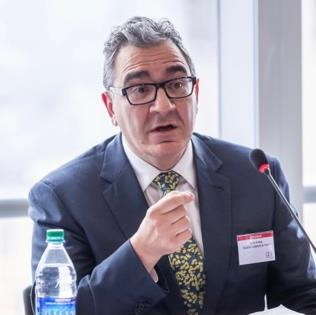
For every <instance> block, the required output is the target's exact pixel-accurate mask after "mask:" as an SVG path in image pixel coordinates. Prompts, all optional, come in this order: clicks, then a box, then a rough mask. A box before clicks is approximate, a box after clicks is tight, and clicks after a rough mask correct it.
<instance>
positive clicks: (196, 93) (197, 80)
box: [194, 79, 200, 103]
mask: <svg viewBox="0 0 316 315" xmlns="http://www.w3.org/2000/svg"><path fill="white" fill-rule="evenodd" d="M199 84H200V79H196V83H195V86H194V94H195V97H196V103H198V102H199Z"/></svg>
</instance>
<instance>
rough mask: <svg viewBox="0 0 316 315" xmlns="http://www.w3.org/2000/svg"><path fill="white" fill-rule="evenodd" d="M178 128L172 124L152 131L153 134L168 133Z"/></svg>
mask: <svg viewBox="0 0 316 315" xmlns="http://www.w3.org/2000/svg"><path fill="white" fill-rule="evenodd" d="M176 128H177V126H175V125H172V124H168V125H164V126H157V127H156V128H154V129H153V130H152V131H153V132H166V131H171V130H174V129H176Z"/></svg>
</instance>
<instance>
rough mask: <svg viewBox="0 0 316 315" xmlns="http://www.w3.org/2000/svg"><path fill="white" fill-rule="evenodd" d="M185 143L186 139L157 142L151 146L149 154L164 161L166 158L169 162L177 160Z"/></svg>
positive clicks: (183, 149)
mask: <svg viewBox="0 0 316 315" xmlns="http://www.w3.org/2000/svg"><path fill="white" fill-rule="evenodd" d="M187 143H188V142H187V141H177V142H175V141H170V142H163V143H159V144H156V145H153V146H152V147H151V150H150V151H151V152H150V155H151V156H152V157H153V158H155V159H161V160H164V161H166V162H167V161H168V160H170V162H173V161H174V160H176V162H177V161H178V160H179V159H180V157H181V156H182V154H183V152H184V151H185V148H186V146H187Z"/></svg>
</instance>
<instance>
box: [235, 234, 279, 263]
mask: <svg viewBox="0 0 316 315" xmlns="http://www.w3.org/2000/svg"><path fill="white" fill-rule="evenodd" d="M237 245H238V257H239V266H242V265H248V264H256V263H261V262H267V261H274V260H275V252H274V238H273V231H266V232H258V233H250V234H243V235H237Z"/></svg>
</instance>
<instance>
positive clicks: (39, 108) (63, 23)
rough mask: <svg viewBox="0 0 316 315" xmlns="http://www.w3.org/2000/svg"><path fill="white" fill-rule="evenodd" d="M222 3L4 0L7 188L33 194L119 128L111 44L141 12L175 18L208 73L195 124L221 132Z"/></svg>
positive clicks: (3, 190)
mask: <svg viewBox="0 0 316 315" xmlns="http://www.w3.org/2000/svg"><path fill="white" fill-rule="evenodd" d="M215 5H216V1H214V0H213V1H209V0H195V1H191V0H173V1H169V0H168V1H167V0H157V1H146V0H135V1H123V0H121V1H119V0H118V1H104V0H94V1H93V4H92V5H91V4H90V3H89V4H88V3H87V2H85V1H75V0H67V1H65V0H54V1H46V0H43V1H37V0H29V1H18V0H0V43H1V49H0V83H1V85H0V86H1V89H0V104H1V106H0V117H1V124H0V139H1V155H0V165H1V168H0V198H24V197H26V196H27V192H28V190H29V188H30V187H31V185H32V184H33V183H34V182H35V181H37V180H38V179H39V178H41V177H43V176H44V175H45V174H46V173H48V172H49V171H51V170H52V169H54V168H56V167H58V166H59V165H61V164H62V163H65V162H66V161H68V160H70V159H72V158H74V157H75V156H77V155H79V154H80V153H82V152H83V151H85V150H87V149H89V148H90V147H91V146H93V145H95V144H97V143H99V142H102V141H103V140H104V139H105V138H107V137H108V136H110V135H112V134H113V133H116V132H117V131H118V130H117V129H114V127H112V125H111V123H110V120H109V118H108V117H107V114H106V111H105V108H104V106H103V104H102V101H101V96H100V94H101V92H102V90H103V87H102V70H103V69H102V68H103V54H102V50H103V43H104V40H105V37H106V36H107V34H108V33H109V31H110V30H111V28H112V27H113V26H115V25H118V24H120V23H122V22H123V21H125V20H126V19H127V18H129V17H131V16H134V15H147V16H150V17H153V18H161V17H167V18H169V19H170V20H171V21H172V22H173V23H174V24H175V25H176V27H177V28H178V30H179V31H180V33H181V34H182V36H183V39H184V42H185V44H186V46H187V47H188V49H189V51H190V52H191V54H192V57H193V60H194V61H195V63H196V68H197V72H198V76H199V77H200V99H199V101H200V108H199V114H198V118H197V128H196V130H198V131H203V132H206V133H208V134H212V135H214V136H216V135H217V134H218V132H217V117H218V115H217V114H218V113H217V66H216V64H217V62H216V58H217V54H216V52H217V42H216V34H217V29H216V25H217V22H216V12H217V10H216V8H215ZM123 7H124V10H122V8H123ZM17 8H18V9H17ZM196 21H198V23H197V22H196Z"/></svg>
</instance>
